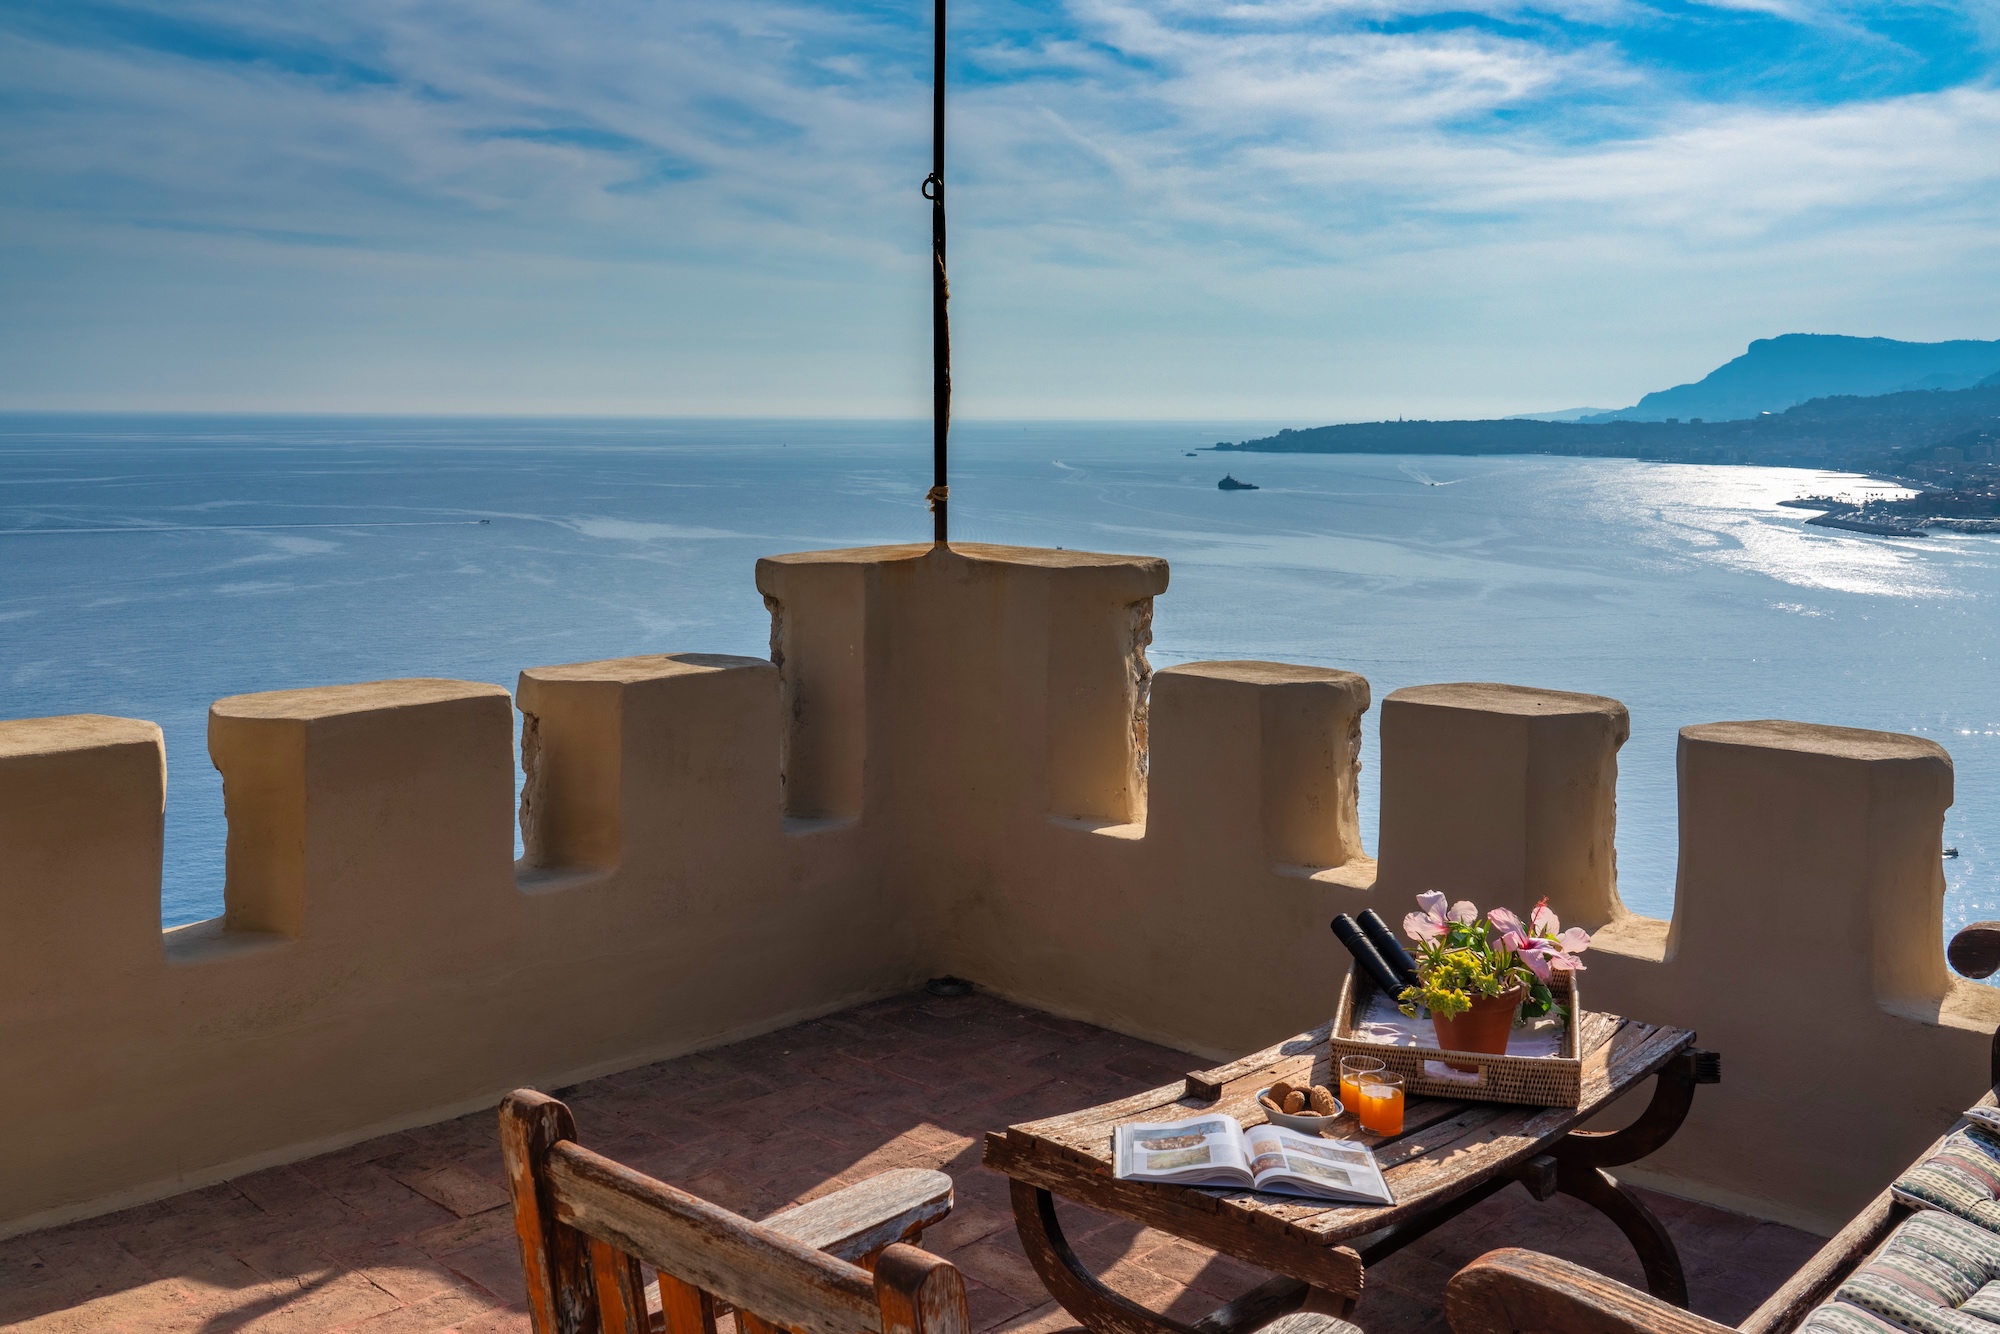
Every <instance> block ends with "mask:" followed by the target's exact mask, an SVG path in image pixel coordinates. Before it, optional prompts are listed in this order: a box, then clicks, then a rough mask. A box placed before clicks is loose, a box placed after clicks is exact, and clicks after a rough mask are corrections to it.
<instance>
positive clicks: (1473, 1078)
mask: <svg viewBox="0 0 2000 1334" xmlns="http://www.w3.org/2000/svg"><path fill="white" fill-rule="evenodd" d="M1352 1036H1353V1037H1354V1038H1355V1039H1356V1040H1358V1041H1361V1042H1379V1043H1381V1044H1382V1045H1383V1046H1385V1047H1427V1048H1429V1049H1430V1050H1432V1051H1436V1050H1437V1049H1438V1041H1437V1031H1436V1030H1435V1029H1433V1028H1432V1027H1431V1021H1430V1020H1429V1019H1412V1018H1410V1016H1408V1015H1406V1014H1404V1013H1403V1011H1402V1010H1401V1008H1399V1007H1398V1006H1397V1004H1396V1002H1395V1000H1394V999H1392V998H1391V997H1388V996H1384V995H1382V994H1381V993H1380V992H1377V993H1376V994H1375V996H1374V998H1373V999H1372V1000H1371V1001H1370V1002H1369V1005H1368V1009H1367V1011H1366V1012H1365V1013H1364V1014H1363V1015H1362V1016H1361V1018H1360V1020H1359V1021H1358V1022H1357V1023H1355V1025H1354V1027H1353V1031H1352ZM1507 1054H1508V1055H1509V1056H1528V1057H1547V1056H1560V1055H1561V1054H1562V1025H1561V1024H1560V1023H1558V1022H1556V1019H1555V1017H1554V1016H1553V1015H1547V1014H1545V1015H1543V1016H1542V1017H1541V1018H1539V1019H1530V1020H1529V1021H1528V1022H1527V1023H1525V1024H1522V1025H1520V1026H1519V1027H1517V1028H1515V1029H1514V1031H1513V1032H1512V1033H1510V1034H1508V1037H1507ZM1424 1073H1425V1074H1426V1075H1428V1076H1430V1077H1431V1078H1433V1079H1449V1080H1453V1081H1455V1082H1457V1083H1461V1084H1477V1083H1478V1082H1479V1072H1478V1071H1476V1070H1471V1071H1467V1070H1454V1069H1452V1068H1451V1067H1450V1066H1448V1065H1446V1064H1445V1063H1444V1062H1443V1061H1425V1062H1424Z"/></svg>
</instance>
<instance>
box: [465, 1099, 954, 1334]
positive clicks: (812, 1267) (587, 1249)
mask: <svg viewBox="0 0 2000 1334" xmlns="http://www.w3.org/2000/svg"><path fill="white" fill-rule="evenodd" d="M500 1144H501V1150H502V1152H503V1154H504V1155H505V1157H506V1163H507V1180H508V1186H509V1188H510V1189H511V1191H512V1192H513V1197H514V1227H515V1231H516V1233H517V1234H518V1235H519V1237H520V1241H521V1266H522V1269H523V1270H524V1271H525V1273H526V1277H527V1284H528V1310H529V1316H530V1318H531V1319H532V1321H533V1324H534V1330H535V1334H648V1330H649V1321H648V1317H647V1313H646V1291H645V1281H644V1275H643V1272H642V1271H641V1269H640V1263H641V1262H642V1261H643V1262H644V1263H645V1264H648V1265H651V1266H652V1267H653V1268H655V1269H656V1270H658V1271H659V1276H660V1304H661V1307H662V1310H663V1312H664V1315H665V1323H666V1334H714V1330H715V1309H716V1303H717V1302H718V1301H721V1302H727V1303H729V1304H730V1305H731V1306H733V1307H735V1308H736V1322H737V1328H738V1330H739V1331H740V1334H770V1332H771V1331H772V1330H773V1329H774V1328H775V1329H788V1330H793V1331H797V1334H966V1330H967V1321H966V1311H965V1284H964V1281H963V1280H962V1279H961V1278H960V1276H959V1273H958V1270H957V1269H955V1268H954V1267H953V1266H952V1265H951V1263H950V1262H949V1261H947V1260H943V1259H940V1258H938V1257H937V1256H934V1255H930V1254H928V1253H927V1252H924V1251H921V1250H918V1249H917V1248H916V1247H914V1246H905V1245H900V1244H899V1245H892V1246H889V1247H888V1248H887V1249H885V1250H884V1251H883V1252H882V1253H881V1255H880V1257H879V1258H878V1259H877V1260H876V1262H875V1270H874V1272H873V1273H872V1274H871V1273H870V1272H869V1271H868V1270H866V1269H862V1268H860V1267H859V1266H857V1265H852V1264H849V1263H848V1262H847V1261H845V1260H840V1259H836V1258H834V1257H833V1256H830V1255H827V1254H825V1253H823V1252H821V1251H816V1250H813V1249H812V1248H811V1247H808V1246H805V1245H803V1244H801V1243H799V1242H797V1241H794V1240H793V1239H792V1238H790V1237H787V1236H785V1235H783V1234H782V1233H780V1232H777V1231H774V1230H773V1229H771V1228H767V1227H764V1226H762V1225H760V1224H757V1223H753V1222H751V1221H750V1220H749V1219H747V1218H742V1217H739V1216H737V1215H736V1214H733V1213H731V1212H729V1210H727V1209H724V1208H722V1207H720V1206H719V1205H715V1204H711V1203H709V1202H708V1201H707V1200H704V1199H701V1198H700V1197H699V1196H695V1195H690V1194H688V1193H687V1192H686V1191H684V1190H679V1189H676V1188H675V1187H673V1186H670V1185H668V1184H666V1183H665V1182H664V1181H656V1180H654V1179H653V1178H651V1177H649V1176H646V1175H644V1174H643V1173H640V1172H635V1171H633V1170H632V1169H631V1168H628V1167H625V1166H622V1165H621V1164H619V1163H616V1162H613V1161H612V1160H611V1159H609V1158H606V1157H604V1156H603V1155H602V1154H598V1153H592V1152H591V1151H590V1150H589V1149H586V1148H584V1147H583V1146H582V1145H580V1144H578V1143H577V1142H576V1122H575V1119H574V1118H573V1117H571V1115H570V1111H569V1108H567V1107H565V1106H564V1105H563V1104H562V1103H560V1102H558V1101H556V1100H555V1099H554V1098H550V1097H547V1096H545V1095H543V1094H540V1093H536V1092H534V1091H532V1090H527V1089H523V1090H519V1091H516V1092H514V1093H511V1094H509V1095H508V1096H507V1099H506V1101H505V1102H503V1103H502V1104H501V1106H500Z"/></svg>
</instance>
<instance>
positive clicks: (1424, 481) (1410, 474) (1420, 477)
mask: <svg viewBox="0 0 2000 1334" xmlns="http://www.w3.org/2000/svg"><path fill="white" fill-rule="evenodd" d="M1401 472H1402V474H1403V476H1405V477H1407V478H1409V479H1410V480H1411V481H1413V482H1417V483H1420V484H1421V485H1424V486H1457V485H1458V484H1459V483H1460V482H1462V481H1464V480H1465V479H1464V478H1463V477H1454V478H1452V479H1451V480H1450V481H1448V482H1440V481H1439V480H1438V479H1437V478H1435V477H1433V476H1431V475H1430V474H1429V473H1427V472H1425V471H1424V470H1423V469H1421V468H1412V467H1411V466H1410V465H1409V464H1407V463H1405V464H1403V465H1402V468H1401Z"/></svg>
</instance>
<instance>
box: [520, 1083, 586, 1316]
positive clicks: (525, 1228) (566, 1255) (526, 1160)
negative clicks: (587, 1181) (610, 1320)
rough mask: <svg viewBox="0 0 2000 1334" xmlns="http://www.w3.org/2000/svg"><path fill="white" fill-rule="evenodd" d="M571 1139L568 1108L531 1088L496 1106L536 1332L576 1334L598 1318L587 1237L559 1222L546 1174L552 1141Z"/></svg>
mask: <svg viewBox="0 0 2000 1334" xmlns="http://www.w3.org/2000/svg"><path fill="white" fill-rule="evenodd" d="M574 1138H576V1120H575V1118H574V1117H572V1116H571V1115H570V1111H569V1108H567V1107H565V1106H563V1104H561V1103H560V1102H557V1101H556V1100H555V1099H554V1098H551V1097H549V1096H548V1095H546V1094H543V1093H537V1092H535V1091H534V1090H533V1089H519V1090H516V1091H515V1092H513V1093H511V1094H509V1095H508V1096H507V1097H506V1099H505V1100H504V1101H502V1102H501V1104H500V1156H501V1159H502V1162H503V1163H504V1165H505V1168H506V1172H507V1182H508V1186H509V1188H510V1192H509V1193H510V1195H511V1197H512V1199H513V1203H514V1235H515V1238H516V1239H517V1240H518V1241H519V1242H520V1245H521V1271H522V1276H523V1277H524V1279H525V1280H526V1282H527V1289H528V1323H529V1324H530V1325H531V1326H532V1327H533V1329H534V1334H577V1331H579V1330H586V1329H588V1328H590V1326H591V1325H593V1324H594V1323H595V1320H594V1318H593V1316H592V1308H593V1307H594V1306H595V1304H596V1298H597V1292H596V1284H595V1282H594V1281H593V1279H592V1277H591V1273H590V1256H589V1253H588V1249H587V1247H586V1245H585V1242H584V1239H583V1238H582V1237H580V1236H578V1235H577V1234H576V1233H574V1232H572V1231H570V1230H569V1229H568V1228H565V1227H562V1226H560V1225H559V1224H558V1223H557V1221H556V1207H555V1200H554V1198H553V1197H552V1196H551V1195H550V1193H549V1190H548V1188H547V1183H546V1182H545V1181H544V1180H543V1168H544V1166H545V1164H546V1163H547V1160H548V1155H549V1153H550V1152H551V1151H552V1150H553V1149H554V1147H555V1146H556V1145H557V1144H559V1143H561V1142H563V1141H565V1140H571V1139H574Z"/></svg>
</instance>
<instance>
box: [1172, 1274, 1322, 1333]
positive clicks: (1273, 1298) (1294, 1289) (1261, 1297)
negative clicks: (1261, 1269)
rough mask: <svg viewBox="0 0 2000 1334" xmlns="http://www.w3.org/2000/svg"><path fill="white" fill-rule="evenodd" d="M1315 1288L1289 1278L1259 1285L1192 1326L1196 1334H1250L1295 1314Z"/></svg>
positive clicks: (1285, 1277)
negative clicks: (1276, 1319) (1283, 1316)
mask: <svg viewBox="0 0 2000 1334" xmlns="http://www.w3.org/2000/svg"><path fill="white" fill-rule="evenodd" d="M1311 1291H1312V1289H1311V1288H1310V1287H1309V1286H1307V1285H1306V1284H1304V1283H1301V1282H1299V1281H1298V1280H1297V1279H1295V1278H1292V1277H1290V1276H1288V1275H1284V1274H1280V1275H1279V1276H1278V1277H1276V1278H1274V1279H1268V1280H1266V1281H1265V1282H1263V1283H1259V1284H1258V1285H1257V1286H1256V1287H1254V1288H1252V1289H1250V1291H1248V1292H1246V1293H1244V1294H1243V1295H1242V1296H1241V1297H1238V1298H1237V1299H1236V1300H1234V1301H1232V1302H1227V1303H1224V1304H1223V1305H1221V1306H1218V1307H1216V1308H1215V1309H1214V1310H1213V1311H1210V1312H1209V1313H1208V1314H1207V1315H1205V1316H1203V1317H1202V1318H1201V1319H1199V1320H1197V1321H1195V1322H1194V1324H1193V1325H1191V1326H1189V1328H1190V1329H1192V1330H1193V1331H1194V1332H1195V1334H1247V1332H1248V1331H1250V1330H1253V1329H1257V1328H1260V1327H1261V1326H1264V1325H1267V1324H1269V1323H1270V1322H1271V1320H1272V1319H1273V1318H1274V1317H1276V1316H1281V1315H1284V1314H1285V1313H1287V1312H1289V1311H1296V1310H1297V1309H1298V1307H1299V1303H1301V1302H1303V1301H1304V1300H1305V1299H1306V1295H1307V1294H1308V1293H1309V1292H1311Z"/></svg>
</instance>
